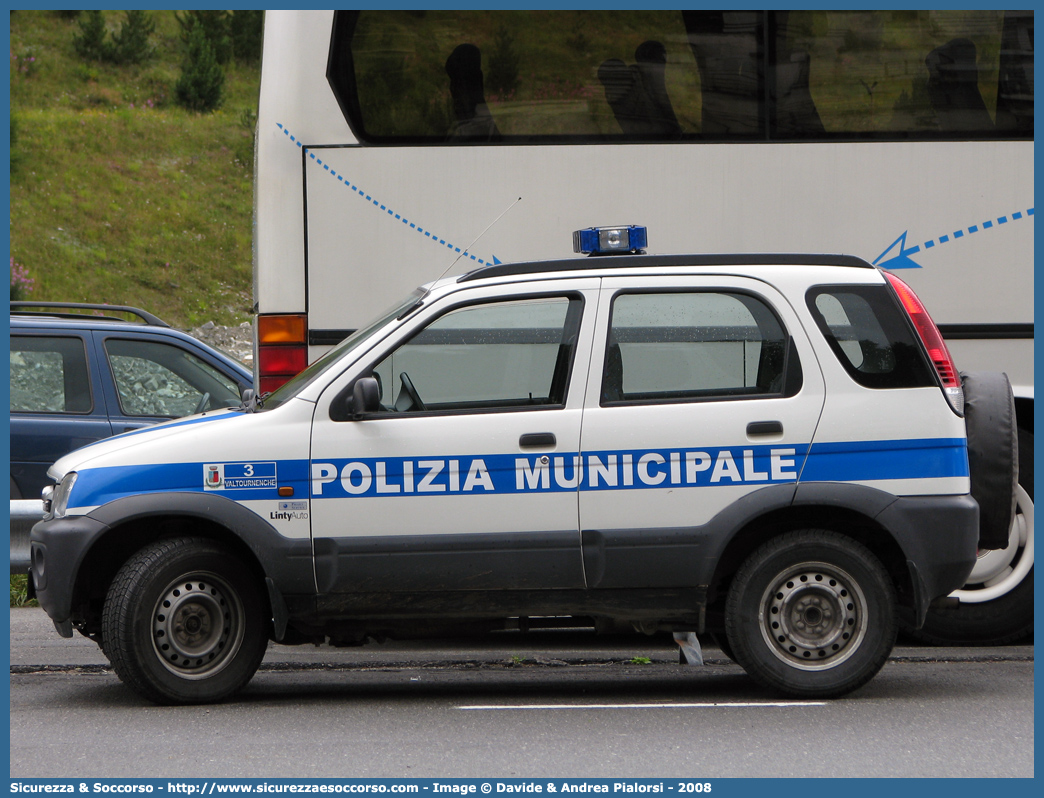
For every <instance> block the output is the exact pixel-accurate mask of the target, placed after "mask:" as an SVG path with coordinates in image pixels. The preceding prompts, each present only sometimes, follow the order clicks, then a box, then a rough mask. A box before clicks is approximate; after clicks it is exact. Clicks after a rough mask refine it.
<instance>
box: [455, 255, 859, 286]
mask: <svg viewBox="0 0 1044 798" xmlns="http://www.w3.org/2000/svg"><path fill="white" fill-rule="evenodd" d="M774 265H783V266H848V267H852V268H857V269H874V268H876V267H875V266H872V265H870V264H869V263H867V262H866V261H865V260H863V259H862V258H859V257H856V256H855V255H822V254H816V255H811V254H808V255H802V254H796V253H792V252H789V253H778V254H774V253H760V252H758V253H750V254H739V255H737V254H729V255H614V256H612V257H587V258H567V259H563V260H546V261H532V262H522V263H495V264H492V265H489V266H480V267H479V268H477V269H474V270H472V271H470V272H467V273H466V274H462V275H461V276H460V277H458V278H457V282H458V283H466V282H469V281H471V280H481V279H484V278H486V277H504V276H509V275H522V274H541V273H545V272H568V271H583V270H586V269H650V268H663V267H665V266H774Z"/></svg>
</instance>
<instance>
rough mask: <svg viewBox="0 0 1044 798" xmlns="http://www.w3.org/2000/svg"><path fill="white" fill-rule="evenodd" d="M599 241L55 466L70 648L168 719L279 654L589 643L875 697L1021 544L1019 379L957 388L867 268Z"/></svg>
mask: <svg viewBox="0 0 1044 798" xmlns="http://www.w3.org/2000/svg"><path fill="white" fill-rule="evenodd" d="M574 243H575V249H576V251H579V252H584V253H590V255H589V256H588V257H583V258H570V259H565V260H560V261H549V262H536V263H499V264H496V265H492V266H484V267H481V268H479V269H478V270H476V271H472V272H470V273H468V274H465V275H463V276H461V277H453V278H445V279H440V280H438V281H436V282H435V283H433V284H431V285H429V286H428V287H426V288H424V289H423V290H418V291H417V292H416V293H414V294H413V295H411V296H410V297H408V298H407V299H406V300H405V301H404V302H403V303H402V304H401V305H399V306H398V307H395V308H393V309H391V310H390V311H389V312H388V313H386V314H385V315H383V316H381V317H380V318H379V319H377V320H376V321H374V322H373V323H372V324H371V325H369V326H368V327H366V328H365V329H361V330H359V331H358V332H356V333H355V334H354V335H352V336H351V337H349V338H347V339H346V340H345V341H343V342H342V343H341V344H340V345H339V346H337V347H336V348H334V349H333V350H331V351H330V352H329V353H328V354H327V355H326V356H324V357H323V358H321V359H320V360H318V361H316V362H315V363H313V364H312V365H310V366H309V367H308V368H307V369H306V370H305V371H303V372H302V373H301V374H299V375H298V376H297V377H296V378H294V379H293V380H291V381H290V382H288V383H287V384H286V385H285V386H283V387H282V388H280V389H278V390H276V391H275V392H273V393H272V394H271V395H269V396H267V397H264V398H263V400H256V401H255V400H252V399H251V400H249V401H247V402H245V403H244V406H242V407H238V408H229V409H227V410H220V411H216V412H206V413H203V414H201V415H197V416H193V417H191V418H188V419H182V420H179V421H173V422H170V423H168V424H164V425H161V426H158V427H153V428H149V429H147V430H142V431H135V432H131V433H128V434H125V435H120V436H117V437H115V438H112V439H109V440H106V441H102V442H99V443H96V444H93V445H90V446H87V447H85V448H83V449H80V450H78V451H76V452H74V453H72V454H70V455H68V456H66V457H64V458H62V459H61V460H60V461H58V462H57V463H56V464H55V465H54V466H53V467H52V468H51V470H50V477H51V478H52V479H53V480H54V482H55V483H56V484H55V486H54V487H53V488H48V489H46V490H45V507H46V510H47V515H46V517H45V519H44V520H43V521H41V522H40V523H39V524H37V525H36V527H35V528H34V529H33V532H32V567H31V575H32V585H33V589H34V590H35V594H36V596H37V597H38V598H39V601H40V603H41V605H42V606H43V607H44V608H45V610H46V611H47V613H48V614H49V615H50V617H51V618H52V619H53V620H54V623H55V626H56V627H57V629H58V631H59V632H60V633H61V634H63V635H65V636H66V637H68V636H71V635H72V632H73V629H76V630H78V631H80V632H81V633H82V634H84V635H87V636H88V637H90V638H91V639H93V640H95V641H96V642H97V643H98V644H99V645H100V646H101V647H102V650H103V651H104V652H105V654H106V655H107V656H108V658H109V659H110V660H111V662H112V665H113V668H114V669H115V671H116V673H117V674H118V675H119V677H120V678H121V679H122V680H123V681H124V682H125V683H126V684H127V685H129V686H130V687H131V688H132V689H134V690H136V691H137V692H139V693H140V694H141V695H143V696H145V697H147V698H148V699H151V700H152V701H156V702H160V703H181V702H184V703H188V702H205V701H216V700H220V699H223V698H226V697H228V696H230V695H232V694H233V693H234V692H236V691H237V690H239V689H240V688H242V687H243V686H244V685H245V684H246V683H247V682H248V681H249V680H250V678H251V677H252V676H253V674H254V672H255V670H256V669H257V667H258V665H259V663H260V662H261V659H262V657H263V655H264V653H265V648H266V645H267V643H268V641H269V640H276V641H280V642H282V643H285V644H295V643H305V642H323V641H329V642H330V643H331V644H333V645H357V644H362V643H364V642H366V641H367V640H370V639H382V638H399V639H404V638H410V637H417V636H426V637H431V636H439V635H460V634H464V633H478V632H488V631H492V630H504V629H521V630H525V629H538V628H541V627H542V626H547V625H552V624H554V625H559V624H561V623H562V622H563V619H568V623H569V624H570V625H574V626H581V625H589V626H594V627H595V628H600V629H605V628H612V629H619V628H621V626H624V625H626V627H627V628H634V629H637V630H640V631H644V632H653V631H673V632H675V633H676V634H684V635H688V634H689V633H697V634H704V633H707V634H713V636H714V637H715V639H716V640H717V641H718V642H719V644H720V645H721V647H722V649H723V650H724V651H725V653H726V654H727V655H728V656H729V657H731V658H733V659H734V660H735V661H736V662H738V663H739V664H740V665H742V666H743V668H744V669H745V670H746V671H747V672H748V673H749V674H750V676H751V677H753V678H754V679H755V680H757V681H758V682H760V683H762V684H765V685H768V686H770V687H772V688H774V689H776V690H778V691H781V692H783V693H785V694H791V695H798V696H818V697H827V696H837V695H841V694H843V693H846V692H848V691H851V690H854V689H855V688H857V687H859V686H860V685H862V684H864V683H865V682H867V681H868V680H869V679H870V678H872V677H873V676H874V674H876V673H877V671H878V670H880V668H881V667H882V665H883V664H884V662H885V660H886V659H887V657H888V655H889V653H890V651H891V649H892V646H893V644H894V640H895V636H896V629H897V625H898V623H899V620H900V619H901V618H905V619H906V621H907V622H908V623H910V624H911V625H912V626H914V627H916V626H917V625H918V624H919V623H920V622H921V621H923V618H924V616H925V613H926V611H927V609H928V607H929V605H930V604H931V603H932V602H933V601H935V600H937V599H940V597H945V596H947V594H948V593H950V592H951V591H953V590H954V589H956V588H958V587H960V586H961V585H962V584H963V583H964V581H965V579H966V577H967V576H968V574H969V572H970V571H971V568H972V565H973V563H974V562H975V556H976V547H977V545H979V544H980V542H981V543H982V544H984V545H986V546H987V547H989V546H990V545H992V544H993V543H994V542H995V541H996V540H997V539H1002V540H1007V533H1008V526H1009V524H1010V522H1011V517H1012V513H1013V511H1014V510H1013V508H1014V492H1015V484H1016V479H1017V475H1016V473H1015V471H1016V468H1017V466H1016V463H1017V453H1016V446H1017V444H1016V443H1015V441H1016V438H1015V434H1014V421H1013V415H1014V409H1013V404H1012V399H1011V390H1010V387H1009V386H1008V383H1007V379H1006V377H1004V375H999V374H998V375H991V374H977V375H964V378H963V379H962V376H961V375H959V374H958V372H957V369H956V367H955V365H954V363H953V361H952V360H951V358H950V356H949V354H948V352H947V351H946V347H945V344H944V343H943V341H942V339H941V337H940V335H939V332H938V330H937V328H936V326H935V324H934V323H933V322H932V320H931V318H930V317H929V316H928V314H927V312H926V311H925V309H924V308H923V306H922V305H921V304H920V302H919V301H918V299H917V297H916V296H915V295H914V294H913V292H912V291H910V289H909V288H908V287H907V286H906V285H904V284H903V283H902V282H901V281H899V280H898V279H896V278H895V277H894V276H892V275H890V274H887V273H884V272H882V271H881V270H879V269H877V268H874V267H872V266H870V265H869V264H867V263H865V262H864V261H861V260H859V259H857V258H853V257H847V256H824V255H755V256H739V255H726V256H707V255H690V256H663V255H646V254H644V253H643V252H642V248H643V247H644V246H645V231H644V229H643V228H639V227H631V228H627V227H624V228H591V229H589V230H584V231H580V232H579V233H577V234H576V235H575V236H574ZM606 253H611V254H612V253H615V256H613V257H608V256H606ZM687 639H689V640H692V638H691V637H688V638H687Z"/></svg>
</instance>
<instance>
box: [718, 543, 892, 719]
mask: <svg viewBox="0 0 1044 798" xmlns="http://www.w3.org/2000/svg"><path fill="white" fill-rule="evenodd" d="M896 629H897V619H896V601H895V591H894V588H893V586H892V582H891V579H890V578H889V576H888V574H887V572H886V571H885V569H884V567H883V566H882V565H881V563H880V561H878V559H877V557H875V556H874V554H873V553H872V552H871V551H870V550H869V549H867V548H866V547H865V546H863V545H862V544H860V543H858V542H856V541H854V540H852V539H850V538H848V537H845V536H844V535H840V534H838V533H836V532H832V531H829V530H822V529H808V530H800V531H795V532H789V533H787V534H784V535H781V536H780V537H778V538H774V539H773V540H770V541H769V542H768V543H766V544H764V545H762V546H761V547H760V548H758V549H757V550H756V551H755V552H754V553H753V554H752V555H751V556H750V557H749V558H748V559H747V560H746V561H745V562H744V563H743V565H742V566H741V567H740V569H739V571H738V572H737V573H736V576H735V577H734V578H733V581H732V584H731V585H730V587H729V592H728V597H727V599H726V604H725V632H726V635H727V637H728V643H729V645H730V647H731V648H732V653H733V655H734V659H735V660H736V662H738V663H739V664H740V665H742V666H743V668H744V670H746V671H747V673H748V674H749V675H750V676H751V677H752V678H753V679H754V680H755V681H756V682H758V683H759V684H762V685H764V686H766V687H769V688H771V689H773V690H775V691H777V692H781V693H784V694H787V695H791V696H799V697H805V698H833V697H836V696H840V695H844V694H845V693H849V692H851V691H852V690H855V689H857V688H858V687H861V686H862V685H863V684H865V683H866V682H868V681H869V680H870V679H872V678H873V677H874V675H875V674H876V673H877V672H878V671H879V670H881V668H882V667H883V666H884V663H885V661H886V660H887V659H888V655H889V654H890V653H891V651H892V647H893V645H894V644H895V636H896Z"/></svg>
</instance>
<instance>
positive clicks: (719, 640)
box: [711, 632, 736, 662]
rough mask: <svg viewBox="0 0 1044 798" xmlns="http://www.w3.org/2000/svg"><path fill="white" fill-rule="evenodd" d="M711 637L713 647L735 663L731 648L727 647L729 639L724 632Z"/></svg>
mask: <svg viewBox="0 0 1044 798" xmlns="http://www.w3.org/2000/svg"><path fill="white" fill-rule="evenodd" d="M711 637H712V638H713V639H714V643H715V645H716V646H717V647H718V648H720V649H721V653H722V654H724V655H725V656H726V657H728V658H729V659H731V660H732V661H733V662H735V661H736V655H735V654H733V653H732V646H730V645H729V638H728V636H727V635H726V634H725V632H715V633H714V634H713V635H711Z"/></svg>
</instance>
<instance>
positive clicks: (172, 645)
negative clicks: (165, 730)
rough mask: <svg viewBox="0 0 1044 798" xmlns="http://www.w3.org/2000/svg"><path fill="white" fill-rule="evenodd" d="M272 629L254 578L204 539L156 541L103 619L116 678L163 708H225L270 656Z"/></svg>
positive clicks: (130, 570) (112, 593)
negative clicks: (199, 705)
mask: <svg viewBox="0 0 1044 798" xmlns="http://www.w3.org/2000/svg"><path fill="white" fill-rule="evenodd" d="M267 627H268V624H267V621H266V614H265V612H264V608H263V603H262V600H261V597H260V594H259V591H258V589H257V585H256V580H255V579H254V577H253V575H252V574H251V573H250V572H249V571H248V570H247V568H246V567H245V566H244V565H243V564H242V563H240V562H239V561H238V560H237V559H236V558H235V557H234V556H233V555H232V554H231V552H229V551H227V550H226V549H224V548H223V547H221V546H219V545H217V544H216V543H214V542H213V541H209V540H205V539H201V538H179V539H173V540H162V541H158V542H156V543H154V544H152V545H149V546H146V547H145V548H144V549H142V550H141V551H139V552H138V553H137V554H135V555H134V556H133V557H131V559H130V560H128V561H127V562H126V563H125V564H124V566H123V567H122V568H121V569H120V571H119V573H118V574H117V575H116V578H115V580H114V581H113V583H112V586H111V587H110V588H109V593H108V596H107V597H106V600H105V606H104V611H103V613H102V636H103V639H104V641H105V653H106V654H107V655H108V657H109V659H110V660H111V661H112V666H113V670H115V671H116V675H117V676H119V677H120V679H121V680H122V681H123V682H124V683H125V684H127V685H128V686H129V687H130V688H131V689H133V690H134V691H135V692H137V693H139V694H140V695H142V696H144V697H145V698H147V699H149V700H150V701H155V702H156V703H160V704H183V703H185V704H187V703H206V702H211V701H220V700H222V699H224V698H228V697H229V696H231V695H232V694H233V693H235V692H236V691H238V690H239V689H241V688H242V687H243V686H244V685H246V683H247V682H248V681H250V679H251V677H252V676H253V675H254V672H255V671H256V670H257V668H258V665H260V663H261V659H262V657H263V656H264V653H265V648H266V646H267V643H268V628H267Z"/></svg>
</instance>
